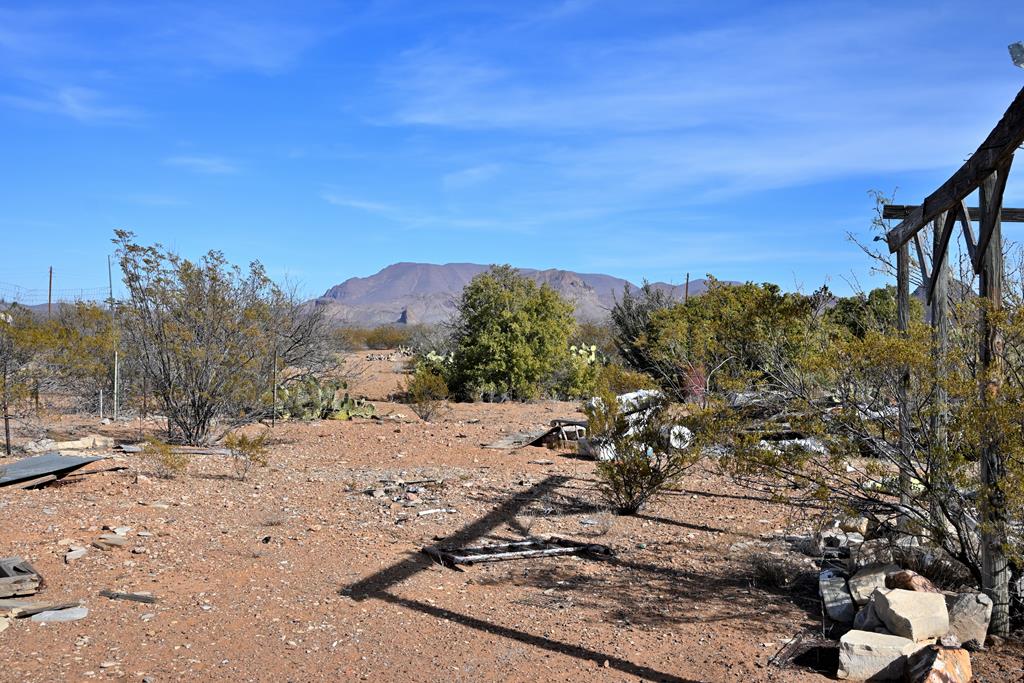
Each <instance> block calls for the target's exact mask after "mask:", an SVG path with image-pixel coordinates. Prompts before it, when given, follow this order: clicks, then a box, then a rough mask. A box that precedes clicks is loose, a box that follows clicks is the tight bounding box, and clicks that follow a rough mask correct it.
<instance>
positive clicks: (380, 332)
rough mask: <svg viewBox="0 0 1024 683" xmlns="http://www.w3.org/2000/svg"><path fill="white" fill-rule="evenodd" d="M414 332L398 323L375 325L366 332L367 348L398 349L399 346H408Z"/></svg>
mask: <svg viewBox="0 0 1024 683" xmlns="http://www.w3.org/2000/svg"><path fill="white" fill-rule="evenodd" d="M411 338H412V333H411V332H410V331H409V330H408V329H407V328H405V327H399V326H398V325H382V326H380V327H374V328H373V329H371V330H369V331H368V332H367V333H366V337H365V343H366V348H368V349H374V350H378V351H379V350H384V349H397V348H398V347H399V346H408V345H409V340H410V339H411Z"/></svg>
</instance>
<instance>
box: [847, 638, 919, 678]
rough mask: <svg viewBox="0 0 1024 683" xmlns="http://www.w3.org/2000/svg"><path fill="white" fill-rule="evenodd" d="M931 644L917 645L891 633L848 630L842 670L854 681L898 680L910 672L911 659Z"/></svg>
mask: <svg viewBox="0 0 1024 683" xmlns="http://www.w3.org/2000/svg"><path fill="white" fill-rule="evenodd" d="M923 647H928V645H927V643H915V642H914V641H912V640H910V639H909V638H901V637H900V636H893V635H889V634H887V633H872V632H870V631H848V632H847V633H846V634H845V635H844V636H843V637H842V638H840V639H839V671H838V672H837V673H836V676H837V677H838V678H840V679H844V680H851V681H898V680H902V679H903V674H904V672H905V671H906V669H907V657H908V655H911V654H913V653H914V652H916V651H917V650H919V649H921V648H923Z"/></svg>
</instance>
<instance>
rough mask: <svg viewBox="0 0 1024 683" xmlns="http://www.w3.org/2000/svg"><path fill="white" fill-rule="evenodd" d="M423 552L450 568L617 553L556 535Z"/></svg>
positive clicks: (426, 549)
mask: <svg viewBox="0 0 1024 683" xmlns="http://www.w3.org/2000/svg"><path fill="white" fill-rule="evenodd" d="M422 552H423V554H425V555H427V556H428V557H430V558H431V559H433V560H434V561H435V562H437V563H439V564H441V565H443V566H445V567H448V568H449V569H459V567H458V565H466V566H472V565H474V564H481V563H485V562H504V561H506V560H527V559H533V558H535V557H560V556H564V555H586V556H593V557H611V556H613V555H614V554H615V552H614V551H613V550H612V549H611V548H609V547H608V546H605V545H598V544H596V543H579V542H577V541H570V540H566V539H563V538H557V537H554V536H552V537H551V538H549V539H547V540H546V541H545V540H541V539H537V538H531V539H527V540H525V541H516V542H514V543H501V544H496V545H486V546H479V547H473V548H438V547H434V546H428V547H426V548H423V550H422ZM460 571H461V570H460Z"/></svg>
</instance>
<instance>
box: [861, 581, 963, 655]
mask: <svg viewBox="0 0 1024 683" xmlns="http://www.w3.org/2000/svg"><path fill="white" fill-rule="evenodd" d="M873 595H874V596H875V601H874V602H875V613H876V614H877V615H878V618H879V619H881V620H882V623H883V624H885V627H886V628H887V629H889V632H890V633H892V634H894V635H897V636H902V637H903V638H909V639H911V640H913V641H914V642H917V643H920V642H923V641H928V640H931V639H934V638H941V637H942V636H944V635H946V633H948V632H949V612H948V611H947V610H946V598H945V596H944V595H942V594H941V593H919V592H917V591H908V590H903V589H901V588H897V589H895V590H891V591H889V592H888V593H883V592H881V591H878V592H877V593H874V594H873Z"/></svg>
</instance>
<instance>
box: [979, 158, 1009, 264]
mask: <svg viewBox="0 0 1024 683" xmlns="http://www.w3.org/2000/svg"><path fill="white" fill-rule="evenodd" d="M1012 164H1013V156H1012V155H1011V156H1010V157H1009V158H1008V159H1007V160H1006V162H1005V163H1004V164H1003V165H1001V166H1000V167H999V168H998V169H997V170H996V171H995V172H994V173H993V174H992V175H991V176H989V179H987V180H986V181H985V183H984V185H983V186H982V194H988V197H989V198H988V199H987V200H986V202H983V203H982V205H981V208H983V211H982V219H981V229H980V230H979V231H978V248H977V253H976V254H975V260H974V271H975V272H981V259H983V258H984V257H985V253H986V252H987V251H988V245H989V242H990V241H991V240H992V233H993V232H995V230H996V229H997V228H999V226H1000V224H1001V223H1002V215H1001V208H1000V205H1001V204H1002V202H1003V191H1004V190H1006V180H1007V178H1008V177H1009V175H1010V166H1011V165H1012ZM989 183H991V184H992V187H991V188H989V187H988V184H989Z"/></svg>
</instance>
